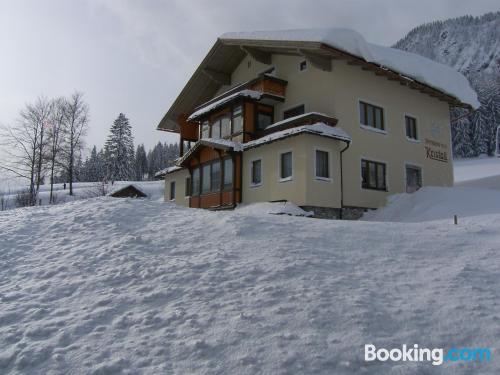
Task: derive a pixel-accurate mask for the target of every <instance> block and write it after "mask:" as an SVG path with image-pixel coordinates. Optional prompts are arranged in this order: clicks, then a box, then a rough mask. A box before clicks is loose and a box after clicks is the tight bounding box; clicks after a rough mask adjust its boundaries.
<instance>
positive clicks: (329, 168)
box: [313, 147, 333, 182]
mask: <svg viewBox="0 0 500 375" xmlns="http://www.w3.org/2000/svg"><path fill="white" fill-rule="evenodd" d="M313 151H314V152H313V158H314V179H315V180H318V181H325V182H331V181H332V180H333V179H332V162H331V152H330V150H328V149H325V148H321V147H315V148H314V150H313ZM318 151H319V152H324V153H326V158H327V159H326V160H327V170H328V177H322V176H318V173H317V172H318V171H317V163H318V159H317V154H318Z"/></svg>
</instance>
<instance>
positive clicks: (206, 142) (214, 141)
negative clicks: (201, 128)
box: [177, 138, 243, 168]
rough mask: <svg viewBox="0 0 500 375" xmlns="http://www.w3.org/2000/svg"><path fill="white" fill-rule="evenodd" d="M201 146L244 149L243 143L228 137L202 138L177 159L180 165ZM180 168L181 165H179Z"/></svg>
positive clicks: (234, 149)
mask: <svg viewBox="0 0 500 375" xmlns="http://www.w3.org/2000/svg"><path fill="white" fill-rule="evenodd" d="M200 146H209V147H214V148H218V149H223V150H231V151H243V146H242V143H240V142H235V141H230V140H228V139H220V138H202V139H200V140H199V141H198V142H196V143H195V144H194V146H193V147H191V148H190V149H189V150H188V151H187V152H186V153H185V154H184V155H183V156H182V157H181V158H179V159H178V160H177V164H178V165H182V164H183V163H184V161H186V160H187V159H189V158H190V157H191V155H192V154H193V152H195V151H196V150H197V149H198V147H200ZM179 168H180V167H179Z"/></svg>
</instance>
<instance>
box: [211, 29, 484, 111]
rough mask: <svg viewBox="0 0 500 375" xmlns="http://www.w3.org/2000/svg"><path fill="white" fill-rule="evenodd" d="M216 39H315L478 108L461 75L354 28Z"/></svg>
mask: <svg viewBox="0 0 500 375" xmlns="http://www.w3.org/2000/svg"><path fill="white" fill-rule="evenodd" d="M220 39H237V40H272V41H295V42H318V43H324V44H327V45H329V46H331V47H333V48H336V49H339V50H342V51H344V52H347V53H349V54H351V55H354V56H357V57H361V58H363V59H364V60H366V61H368V62H372V63H375V64H378V65H380V66H382V67H386V68H389V69H391V70H393V71H395V72H398V73H400V74H402V75H404V76H407V77H410V78H412V79H414V80H417V81H419V82H421V83H425V84H427V85H428V86H431V87H434V88H436V89H439V90H441V91H443V92H445V93H447V94H449V95H452V96H454V97H456V98H458V99H459V100H460V101H462V102H464V103H468V104H470V105H471V106H472V107H474V108H479V105H480V103H479V101H478V99H477V94H476V92H475V91H474V90H473V89H472V88H471V86H470V84H469V81H468V80H467V78H465V76H464V75H463V74H461V73H459V72H457V71H456V70H455V69H453V68H450V67H448V66H446V65H443V64H440V63H437V62H435V61H432V60H430V59H428V58H425V57H422V56H419V55H416V54H413V53H410V52H405V51H401V50H397V49H394V48H390V47H383V46H379V45H376V44H372V43H368V42H367V41H366V40H365V39H364V38H363V36H361V34H359V33H357V32H356V31H353V30H349V29H343V28H315V29H295V30H276V31H252V32H233V33H226V34H223V35H221V37H220Z"/></svg>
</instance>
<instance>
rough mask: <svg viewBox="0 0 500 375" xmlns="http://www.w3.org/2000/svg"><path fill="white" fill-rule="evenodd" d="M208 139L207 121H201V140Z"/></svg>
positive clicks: (208, 128)
mask: <svg viewBox="0 0 500 375" xmlns="http://www.w3.org/2000/svg"><path fill="white" fill-rule="evenodd" d="M208 137H210V127H209V126H208V121H203V123H202V124H201V138H208Z"/></svg>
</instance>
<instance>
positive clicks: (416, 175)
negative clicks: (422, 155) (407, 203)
mask: <svg viewBox="0 0 500 375" xmlns="http://www.w3.org/2000/svg"><path fill="white" fill-rule="evenodd" d="M421 187H422V170H421V169H420V168H419V167H415V166H410V165H407V166H406V192H407V193H414V192H416V191H417V190H418V189H420V188H421Z"/></svg>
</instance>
